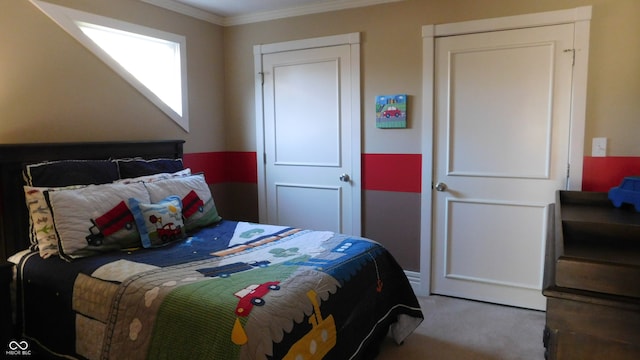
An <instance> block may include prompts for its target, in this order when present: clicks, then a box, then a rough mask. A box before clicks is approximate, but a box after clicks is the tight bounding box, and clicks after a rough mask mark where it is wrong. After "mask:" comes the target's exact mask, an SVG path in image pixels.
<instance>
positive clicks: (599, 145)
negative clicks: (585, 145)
mask: <svg viewBox="0 0 640 360" xmlns="http://www.w3.org/2000/svg"><path fill="white" fill-rule="evenodd" d="M591 156H594V157H603V156H607V138H604V137H597V138H593V142H592V144H591Z"/></svg>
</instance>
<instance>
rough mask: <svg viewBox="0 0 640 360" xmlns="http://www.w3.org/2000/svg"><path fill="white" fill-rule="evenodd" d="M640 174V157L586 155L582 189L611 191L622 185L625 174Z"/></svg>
mask: <svg viewBox="0 0 640 360" xmlns="http://www.w3.org/2000/svg"><path fill="white" fill-rule="evenodd" d="M634 175H635V176H638V175H640V157H633V156H607V157H591V156H585V157H584V162H583V171H582V190H584V191H609V189H611V188H612V187H614V186H618V185H620V182H621V181H622V179H623V178H624V177H625V176H634Z"/></svg>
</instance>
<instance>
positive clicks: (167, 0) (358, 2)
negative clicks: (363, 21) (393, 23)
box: [141, 0, 404, 26]
mask: <svg viewBox="0 0 640 360" xmlns="http://www.w3.org/2000/svg"><path fill="white" fill-rule="evenodd" d="M141 1H143V2H146V3H149V4H152V5H155V6H159V7H162V8H165V9H167V10H171V11H174V12H177V13H180V14H183V15H187V16H191V17H193V18H196V19H200V20H204V21H207V22H210V23H213V24H216V25H221V26H234V25H243V24H250V23H256V22H261V21H269V20H277V19H284V18H288V17H294V16H301V15H310V14H318V13H323V12H329V11H337V10H346V9H353V8H359V7H365V6H372V5H379V4H386V3H394V2H400V1H404V0H344V1H341V2H333V3H318V4H310V5H303V6H297V7H292V8H288V9H283V10H273V11H262V12H256V13H251V14H247V15H239V16H229V17H223V16H220V15H216V14H213V13H210V12H207V11H204V10H201V9H198V8H195V7H192V6H189V5H185V4H182V3H179V2H177V1H175V0H141Z"/></svg>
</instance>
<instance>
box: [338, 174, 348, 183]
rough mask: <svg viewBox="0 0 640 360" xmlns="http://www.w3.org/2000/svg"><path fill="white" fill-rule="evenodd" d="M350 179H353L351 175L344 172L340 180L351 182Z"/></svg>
mask: <svg viewBox="0 0 640 360" xmlns="http://www.w3.org/2000/svg"><path fill="white" fill-rule="evenodd" d="M349 180H351V178H350V177H349V175H347V174H342V175H340V181H342V182H349Z"/></svg>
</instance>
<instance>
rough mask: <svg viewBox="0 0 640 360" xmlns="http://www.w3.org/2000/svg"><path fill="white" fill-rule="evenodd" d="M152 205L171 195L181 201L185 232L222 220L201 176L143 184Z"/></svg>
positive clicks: (207, 186)
mask: <svg viewBox="0 0 640 360" xmlns="http://www.w3.org/2000/svg"><path fill="white" fill-rule="evenodd" d="M145 186H146V188H147V190H148V191H149V198H150V199H151V202H152V203H158V202H160V201H162V200H163V199H165V198H166V197H168V196H171V195H177V196H178V197H180V199H181V200H182V215H183V216H184V227H185V229H186V230H187V232H190V231H193V230H195V229H198V228H201V227H205V226H209V225H212V224H215V223H217V222H218V221H220V220H221V219H222V218H221V217H220V215H219V214H218V210H217V209H216V204H215V203H214V201H213V197H212V196H211V190H210V189H209V185H208V184H207V182H206V181H205V178H204V175H203V174H196V175H191V176H183V177H177V178H172V179H167V180H160V181H156V182H152V183H145Z"/></svg>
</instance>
